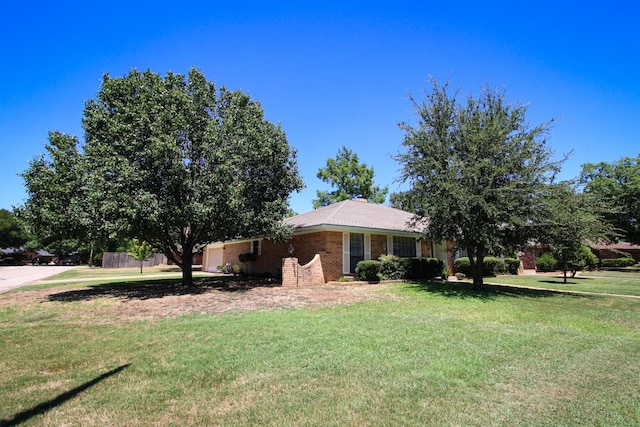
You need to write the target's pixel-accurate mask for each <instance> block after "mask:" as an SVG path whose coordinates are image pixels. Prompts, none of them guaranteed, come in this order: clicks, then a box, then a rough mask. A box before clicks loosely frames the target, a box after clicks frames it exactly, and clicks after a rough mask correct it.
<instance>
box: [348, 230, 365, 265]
mask: <svg viewBox="0 0 640 427" xmlns="http://www.w3.org/2000/svg"><path fill="white" fill-rule="evenodd" d="M363 259H364V234H360V233H350V234H349V272H350V273H355V272H356V265H357V264H358V262H360V261H362V260H363Z"/></svg>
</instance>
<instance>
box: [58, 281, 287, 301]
mask: <svg viewBox="0 0 640 427" xmlns="http://www.w3.org/2000/svg"><path fill="white" fill-rule="evenodd" d="M275 286H280V282H279V281H277V280H276V279H270V278H265V279H245V278H240V277H232V276H221V277H214V278H208V277H207V278H198V279H194V280H193V286H184V285H183V284H182V283H181V282H180V280H179V279H175V278H174V279H149V280H140V281H130V280H129V281H121V282H110V283H104V284H95V285H89V286H88V287H86V288H82V289H74V290H71V291H64V292H58V293H55V294H51V295H49V301H62V302H68V301H84V300H91V299H95V298H100V297H111V298H123V299H140V300H146V299H152V298H163V297H166V296H177V295H200V294H205V293H207V292H210V291H212V290H217V291H223V292H246V291H248V290H250V289H253V288H257V287H275Z"/></svg>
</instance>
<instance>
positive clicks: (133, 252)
mask: <svg viewBox="0 0 640 427" xmlns="http://www.w3.org/2000/svg"><path fill="white" fill-rule="evenodd" d="M155 252H156V251H155V249H154V248H153V246H151V245H150V244H149V243H147V242H145V241H144V240H142V241H141V240H138V239H134V240H132V241H131V243H130V244H129V252H127V254H128V255H129V256H130V257H131V258H133V259H135V260H136V261H140V274H142V265H143V263H144V262H145V261H146V260H148V259H149V258H151V257H152V256H153V254H154V253H155Z"/></svg>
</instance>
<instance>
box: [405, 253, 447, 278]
mask: <svg viewBox="0 0 640 427" xmlns="http://www.w3.org/2000/svg"><path fill="white" fill-rule="evenodd" d="M443 268H444V261H443V260H441V259H438V258H409V271H407V276H406V278H407V279H433V278H435V277H437V276H440V275H441V274H442V270H443Z"/></svg>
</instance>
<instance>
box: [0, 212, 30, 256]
mask: <svg viewBox="0 0 640 427" xmlns="http://www.w3.org/2000/svg"><path fill="white" fill-rule="evenodd" d="M26 242H27V235H26V234H25V233H24V230H23V229H22V228H21V227H20V224H19V223H18V221H17V220H16V217H15V215H14V214H13V212H10V211H8V210H6V209H0V248H19V247H20V246H22V245H24V244H25V243H26Z"/></svg>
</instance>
